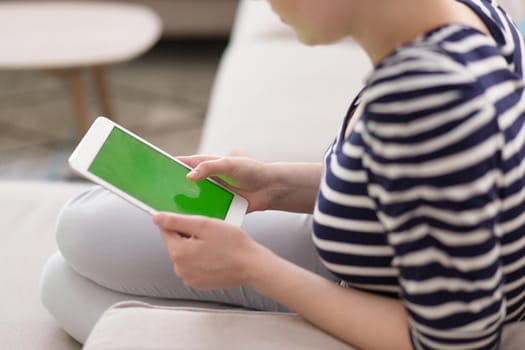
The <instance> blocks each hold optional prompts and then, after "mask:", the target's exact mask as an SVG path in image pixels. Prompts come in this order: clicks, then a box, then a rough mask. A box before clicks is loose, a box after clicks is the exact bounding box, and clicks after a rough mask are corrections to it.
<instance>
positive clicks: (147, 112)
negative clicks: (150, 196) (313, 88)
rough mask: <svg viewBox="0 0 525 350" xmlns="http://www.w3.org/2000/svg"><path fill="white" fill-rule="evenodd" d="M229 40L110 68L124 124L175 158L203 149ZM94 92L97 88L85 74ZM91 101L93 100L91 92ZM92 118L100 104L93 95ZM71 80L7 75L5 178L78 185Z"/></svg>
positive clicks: (163, 45)
mask: <svg viewBox="0 0 525 350" xmlns="http://www.w3.org/2000/svg"><path fill="white" fill-rule="evenodd" d="M225 46H226V41H222V40H213V41H209V40H201V41H161V42H160V43H159V44H158V45H157V46H155V47H154V48H153V49H152V50H151V51H150V52H148V53H147V54H145V55H144V56H142V57H140V58H139V59H136V60H134V61H132V62H129V63H125V64H119V65H115V66H112V67H110V68H109V70H108V79H109V84H110V90H111V98H112V102H113V106H114V110H115V115H114V116H112V117H114V119H116V120H117V122H118V123H119V124H121V125H123V126H124V127H126V128H129V129H130V130H132V131H133V132H135V133H137V134H138V135H140V136H142V137H143V138H145V139H147V140H149V141H150V142H152V143H153V144H155V145H156V146H159V147H161V148H163V149H164V150H166V151H167V152H169V153H172V154H176V155H180V154H191V153H193V152H195V151H196V149H197V146H198V142H199V137H200V131H201V127H202V123H203V119H204V116H205V114H206V110H207V104H208V98H209V95H210V91H211V87H212V84H213V78H214V76H215V73H216V69H217V65H218V62H219V59H220V56H221V54H222V52H223V50H224V48H225ZM86 81H87V86H88V87H91V86H92V84H90V83H91V82H90V81H89V77H88V76H87V75H86ZM90 95H91V94H90ZM88 98H89V102H90V107H92V115H93V119H94V118H95V117H96V116H97V115H98V113H97V110H96V105H97V104H96V100H95V99H94V98H92V96H89V97H88ZM71 114H72V112H71V106H70V103H69V95H68V91H67V88H66V85H65V84H64V81H62V80H61V79H59V78H58V77H57V76H54V75H52V74H49V73H43V72H21V71H0V180H1V179H27V180H51V181H59V180H79V178H78V177H77V176H76V175H75V174H74V173H73V172H72V171H71V170H70V169H69V167H68V166H67V158H68V156H69V154H70V153H71V151H72V150H73V148H74V146H75V144H76V125H75V123H74V119H73V118H72V116H71Z"/></svg>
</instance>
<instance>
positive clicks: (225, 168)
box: [177, 155, 276, 212]
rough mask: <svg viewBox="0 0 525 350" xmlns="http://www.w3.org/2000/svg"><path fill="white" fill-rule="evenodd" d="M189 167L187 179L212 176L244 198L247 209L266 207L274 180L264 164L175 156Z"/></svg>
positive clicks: (246, 159) (241, 158)
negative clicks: (190, 169)
mask: <svg viewBox="0 0 525 350" xmlns="http://www.w3.org/2000/svg"><path fill="white" fill-rule="evenodd" d="M177 159H179V160H180V161H182V162H183V163H186V164H188V165H189V166H190V167H192V168H193V171H191V172H190V173H189V174H188V179H190V180H193V181H199V180H202V179H204V178H206V177H212V178H213V179H214V180H216V181H217V182H219V183H221V184H223V185H225V186H226V187H228V188H230V189H232V190H233V191H235V192H237V193H239V194H240V195H241V196H243V197H244V198H246V199H247V200H248V212H252V211H257V210H266V209H269V206H270V202H271V201H272V194H273V191H274V190H273V189H272V186H275V185H276V184H275V180H274V179H273V174H272V173H271V171H269V170H268V169H267V168H268V165H267V164H265V163H262V162H259V161H257V160H254V159H250V158H244V157H215V156H201V155H197V156H189V157H179V158H177Z"/></svg>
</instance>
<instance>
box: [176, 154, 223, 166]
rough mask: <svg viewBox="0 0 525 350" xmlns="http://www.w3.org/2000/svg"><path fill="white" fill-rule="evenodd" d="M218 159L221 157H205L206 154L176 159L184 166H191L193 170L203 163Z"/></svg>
mask: <svg viewBox="0 0 525 350" xmlns="http://www.w3.org/2000/svg"><path fill="white" fill-rule="evenodd" d="M218 158H219V157H217V156H211V155H204V154H199V155H192V156H178V157H176V159H177V160H179V161H181V162H183V163H184V164H186V165H188V166H190V167H191V168H195V167H196V166H197V165H199V164H200V163H202V162H205V161H208V160H214V159H218Z"/></svg>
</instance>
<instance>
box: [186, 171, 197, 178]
mask: <svg viewBox="0 0 525 350" xmlns="http://www.w3.org/2000/svg"><path fill="white" fill-rule="evenodd" d="M198 175H199V172H198V171H197V170H195V169H193V170H191V171H190V172H189V173H188V175H186V177H188V178H194V177H197V176H198Z"/></svg>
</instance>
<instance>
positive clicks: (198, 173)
mask: <svg viewBox="0 0 525 350" xmlns="http://www.w3.org/2000/svg"><path fill="white" fill-rule="evenodd" d="M235 169H236V163H235V162H234V161H232V160H231V159H228V158H218V159H213V160H207V161H203V162H202V163H199V164H198V165H197V166H196V167H195V168H194V169H193V170H192V171H191V172H190V173H189V174H188V178H189V179H190V180H194V181H196V180H202V179H204V178H207V177H215V178H218V179H219V180H221V181H224V183H226V184H228V185H231V186H235V183H234V181H233V180H232V179H231V178H230V175H231V174H233V173H234V171H235Z"/></svg>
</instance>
